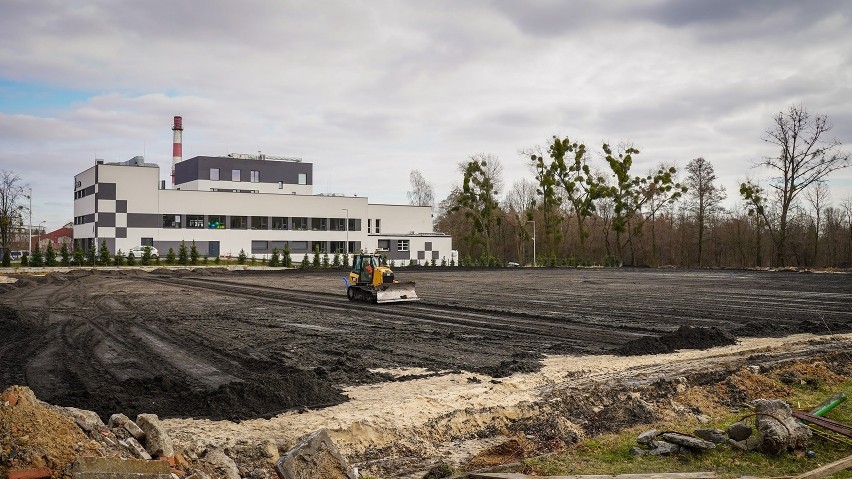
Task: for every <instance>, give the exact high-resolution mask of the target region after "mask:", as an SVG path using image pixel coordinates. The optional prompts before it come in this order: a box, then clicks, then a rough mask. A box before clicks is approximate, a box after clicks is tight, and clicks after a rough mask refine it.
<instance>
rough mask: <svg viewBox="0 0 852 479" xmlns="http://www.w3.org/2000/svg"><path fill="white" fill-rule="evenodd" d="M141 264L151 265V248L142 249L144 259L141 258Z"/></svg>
mask: <svg viewBox="0 0 852 479" xmlns="http://www.w3.org/2000/svg"><path fill="white" fill-rule="evenodd" d="M139 264H141V265H142V266H148V265H149V264H151V247H150V246H146V247H145V248H143V249H142V257H141V258H139Z"/></svg>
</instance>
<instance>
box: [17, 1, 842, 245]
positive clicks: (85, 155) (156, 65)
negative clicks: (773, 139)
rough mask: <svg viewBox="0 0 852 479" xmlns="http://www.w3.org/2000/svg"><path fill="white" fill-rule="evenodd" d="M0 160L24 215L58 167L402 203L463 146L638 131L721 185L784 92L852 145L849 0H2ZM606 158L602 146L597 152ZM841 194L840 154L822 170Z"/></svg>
mask: <svg viewBox="0 0 852 479" xmlns="http://www.w3.org/2000/svg"><path fill="white" fill-rule="evenodd" d="M0 12H2V14H0V168H1V169H7V170H14V171H15V172H17V173H18V174H19V175H20V176H21V177H22V179H23V180H24V182H26V183H28V184H30V185H32V188H33V201H34V203H33V210H34V212H33V223H35V224H38V223H39V222H41V221H42V220H44V221H46V222H47V225H48V227H51V228H52V227H57V226H60V225H61V224H62V223H65V222H67V221H70V220H71V219H72V216H73V207H72V202H73V187H72V180H73V176H74V174H76V173H78V172H80V171H82V170H85V169H87V168H89V167H90V166H91V165H93V164H94V159H95V158H103V159H105V160H107V161H124V160H127V159H130V158H131V157H133V156H136V155H144V156H145V159H146V161H148V162H155V163H158V164H159V165H160V175H161V177H162V178H164V179H165V178H166V177H167V175H168V172H169V168H170V163H171V135H172V132H171V124H172V117H173V116H174V115H181V116H183V120H184V129H185V130H184V158H189V157H192V156H196V155H220V154H225V153H228V152H245V153H251V152H254V153H256V152H257V151H258V150H262V151H263V152H265V153H268V154H273V155H285V156H300V157H302V158H303V159H304V161H306V162H311V163H313V164H314V191H315V193H342V194H347V195H352V194H358V195H359V196H369V197H370V199H371V200H372V201H374V202H382V203H406V202H407V198H406V191H407V190H408V189H409V188H410V187H409V181H408V177H409V172H410V171H411V170H412V169H418V170H420V171H421V172H422V173H423V175H424V176H425V178H426V179H427V180H428V181H430V182H431V183H432V184H433V185H434V186H435V190H436V197H437V200H438V201H440V200H441V199H443V198H444V197H445V196H446V195H447V193H448V192H449V191H450V188H451V186H452V185H453V184H454V183H460V181H461V175H460V173H458V171H457V164H458V163H459V162H461V161H464V160H465V159H466V158H468V157H469V156H470V155H473V154H476V153H488V154H492V155H496V156H497V157H499V159H500V161H501V162H502V164H503V165H504V168H505V183H506V187H505V188H504V191H506V190H507V189H508V187H510V186H511V184H512V182H513V181H515V180H518V179H520V178H522V177H527V178H530V179H532V174H531V173H530V171H529V168H528V166H527V160H526V159H525V158H523V157H522V156H521V155H520V154H519V151H520V150H523V149H525V148H530V147H533V146H535V145H543V144H544V143H545V142H546V141H547V139H548V138H549V137H550V136H552V135H554V134H556V135H560V136H569V137H571V138H576V139H579V140H582V141H584V142H585V143H586V144H587V146H588V147H589V148H590V149H591V150H592V152H593V154H594V155H595V156H597V154H598V152H599V151H600V147H599V145H600V143H601V142H602V141H609V142H611V143H618V142H620V141H629V142H632V143H633V144H634V145H635V146H636V147H637V148H639V149H640V150H641V152H642V153H641V154H640V155H639V156H638V157H637V161H636V162H635V163H634V171H635V173H637V174H642V173H645V172H647V170H648V169H649V168H651V167H653V166H654V165H656V164H658V163H660V162H667V163H674V164H676V165H677V166H679V167H680V168H681V169H682V168H683V167H684V166H685V165H686V163H687V162H688V161H689V160H690V159H692V158H695V157H698V156H703V157H704V158H706V159H707V160H709V161H710V162H711V163H712V164H713V165H714V167H715V169H716V173H717V175H718V176H719V180H720V183H721V184H722V185H724V186H725V187H726V188H727V190H728V193H729V197H730V198H732V199H735V197H736V196H737V191H738V187H737V185H738V184H739V182H740V181H742V180H743V179H745V178H746V177H755V178H763V179H767V178H768V175H767V174H766V173H765V172H761V171H760V170H756V169H753V168H751V164H752V162H754V161H756V160H759V159H760V158H761V157H763V156H765V155H772V154H775V153H776V152H775V151H774V150H773V149H772V148H770V147H769V146H768V145H767V144H766V143H764V142H763V141H762V140H761V137H762V135H763V133H764V131H765V130H766V129H767V128H768V127H769V126H770V125H771V121H772V115H773V114H775V113H777V112H779V111H781V110H784V109H786V108H788V107H789V106H790V105H792V104H803V105H805V106H806V107H807V108H808V109H809V110H810V111H811V112H812V113H821V114H827V115H828V116H829V119H830V121H831V122H832V123H833V125H834V129H833V131H832V135H833V136H834V137H836V138H837V139H838V140H840V141H841V142H843V143H844V144H846V145H848V146H847V149H848V148H850V147H852V25H850V23H852V22H851V21H850V20H851V18H850V17H852V2H848V1H814V2H803V1H800V0H794V1H775V0H765V1H762V0H755V1H743V0H717V1H705V0H695V1H681V0H649V1H636V0H624V1H610V2H600V1H588V2H584V1H538V2H533V1H515V0H505V1H456V0H452V1H431V2H421V1H418V2H415V1H408V2H404V1H374V0H370V1H340V2H331V1H299V2H285V1H280V0H271V1H266V2H251V1H249V2H232V1H221V2H200V1H172V0H170V1H144V2H139V1H127V2H119V1H113V0H104V1H91V0H86V1H71V0H57V1H53V2H51V1H36V0H20V1H18V0H3V1H2V6H1V7H0ZM594 164H596V165H599V166H600V167H603V163H601V162H599V160H598V159H597V158H596V159H595V163H594ZM830 185H831V187H832V193H831V195H832V196H831V201H832V202H834V203H835V204H838V203H839V202H840V201H842V200H843V199H844V198H847V197H850V196H852V169H846V170H843V171H840V172H836V173H835V174H833V175H832V176H831V181H830Z"/></svg>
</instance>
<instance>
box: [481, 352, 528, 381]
mask: <svg viewBox="0 0 852 479" xmlns="http://www.w3.org/2000/svg"><path fill="white" fill-rule="evenodd" d="M542 359H544V355H543V354H541V353H535V352H532V351H520V352H516V353H512V358H511V359H504V360H502V361H500V363H499V364H496V365H494V366H486V367H484V368H474V370H475V372H478V373H482V374H487V375H489V376H491V377H493V378H505V377H509V376H511V375H512V374H515V373H534V372H536V371H538V370H540V369H541V360H542Z"/></svg>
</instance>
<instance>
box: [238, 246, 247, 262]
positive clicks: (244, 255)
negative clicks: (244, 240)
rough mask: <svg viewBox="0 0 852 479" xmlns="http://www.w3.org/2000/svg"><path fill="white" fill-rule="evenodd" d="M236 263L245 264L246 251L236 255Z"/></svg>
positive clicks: (242, 250)
mask: <svg viewBox="0 0 852 479" xmlns="http://www.w3.org/2000/svg"><path fill="white" fill-rule="evenodd" d="M237 263H238V264H246V250H244V249H241V250H240V254H239V255H237Z"/></svg>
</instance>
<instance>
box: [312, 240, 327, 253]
mask: <svg viewBox="0 0 852 479" xmlns="http://www.w3.org/2000/svg"><path fill="white" fill-rule="evenodd" d="M311 252H312V253H316V252H320V253H328V243H327V242H325V241H311Z"/></svg>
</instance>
